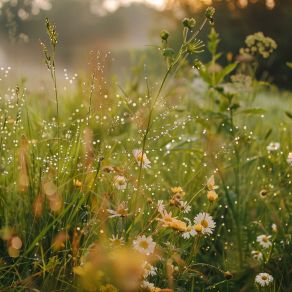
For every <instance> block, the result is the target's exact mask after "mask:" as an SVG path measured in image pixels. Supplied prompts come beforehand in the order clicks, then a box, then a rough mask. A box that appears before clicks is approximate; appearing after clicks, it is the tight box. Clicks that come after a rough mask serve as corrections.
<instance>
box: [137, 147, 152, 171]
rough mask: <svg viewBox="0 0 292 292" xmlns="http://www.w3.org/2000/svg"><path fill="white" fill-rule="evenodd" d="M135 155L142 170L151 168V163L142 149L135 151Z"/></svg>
mask: <svg viewBox="0 0 292 292" xmlns="http://www.w3.org/2000/svg"><path fill="white" fill-rule="evenodd" d="M133 155H134V157H135V160H136V161H137V163H138V165H139V166H140V165H141V167H142V168H151V161H150V160H149V159H148V158H147V155H146V153H145V152H144V153H143V151H142V149H134V150H133Z"/></svg>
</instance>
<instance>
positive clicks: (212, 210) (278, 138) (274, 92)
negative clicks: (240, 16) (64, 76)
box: [0, 30, 292, 291]
mask: <svg viewBox="0 0 292 292" xmlns="http://www.w3.org/2000/svg"><path fill="white" fill-rule="evenodd" d="M187 35H188V34H187ZM184 38H185V39H184V40H183V43H182V47H181V50H180V51H179V52H178V53H177V55H176V57H173V59H172V56H168V55H165V56H164V57H165V58H166V66H168V67H166V72H169V73H167V75H166V76H164V77H163V76H157V77H153V78H156V79H155V80H153V79H152V76H151V75H150V76H147V78H146V79H145V78H144V77H145V76H144V74H145V72H144V71H143V69H141V70H139V69H138V68H136V69H135V74H134V75H133V76H132V77H131V78H130V80H128V81H125V82H124V84H120V83H119V82H117V81H115V80H114V81H113V79H111V78H110V77H107V76H104V74H103V72H102V66H101V67H99V66H98V65H97V66H96V68H95V69H96V70H95V71H94V73H93V74H92V78H86V79H84V80H82V79H80V82H78V84H79V85H77V86H76V87H75V88H74V90H73V89H72V90H67V91H62V90H61V89H60V88H58V85H57V88H56V90H57V98H56V91H54V83H53V84H52V89H50V90H47V89H46V91H45V92H43V93H41V94H38V93H34V92H29V91H28V90H26V89H25V84H23V83H20V84H19V85H18V86H17V87H16V89H15V90H14V89H11V87H7V86H6V85H5V83H2V84H0V92H1V93H0V96H1V115H0V118H1V119H0V125H1V126H0V139H1V149H0V151H1V156H0V157H1V173H0V186H1V189H0V229H1V239H0V245H1V249H0V263H1V265H0V288H1V291H2V290H3V291H30V290H32V291H84V290H89V291H139V290H143V289H144V290H146V291H147V288H143V289H142V288H140V284H141V282H142V281H143V273H144V272H145V271H144V268H142V266H143V263H144V261H147V262H148V263H151V264H152V265H153V266H155V267H156V269H157V270H156V272H155V274H156V275H150V276H148V277H146V278H145V279H144V280H147V281H149V282H151V283H153V285H154V286H155V287H159V288H160V289H161V290H160V289H159V288H156V290H154V288H153V289H152V290H151V289H148V290H151V291H169V290H162V289H167V288H168V289H172V290H173V291H205V290H206V291H208V290H214V291H239V290H240V291H256V290H257V289H259V290H260V291H264V290H265V291H290V290H291V288H292V286H291V282H290V275H289V271H290V267H289V264H290V262H291V248H290V246H289V244H290V241H291V228H290V223H291V222H290V209H291V199H290V197H291V164H290V165H289V163H288V161H287V157H288V154H289V152H291V149H292V145H291V144H292V141H291V138H290V137H291V118H290V117H289V113H287V112H289V108H291V106H292V99H291V97H292V94H291V93H290V92H281V91H280V90H278V89H276V88H273V87H272V86H271V85H267V84H261V83H260V82H258V81H256V80H255V79H254V78H253V77H252V79H251V80H252V82H251V83H250V85H249V86H247V85H246V84H238V83H236V84H235V83H234V82H233V83H232V82H231V80H232V78H231V79H230V76H231V75H234V74H235V71H234V70H235V67H237V70H238V71H237V72H236V73H237V74H239V73H240V72H241V71H240V70H241V69H242V68H240V64H237V63H234V64H233V63H232V64H230V65H228V66H229V67H228V66H227V67H225V68H222V69H221V71H219V73H218V72H212V71H210V70H208V68H210V66H211V65H214V62H217V59H218V58H217V57H218V56H217V55H216V54H217V52H216V46H217V44H218V41H219V39H218V36H216V35H214V31H213V35H212V34H211V35H210V42H209V51H210V53H211V55H212V60H211V61H210V63H207V64H205V65H204V66H205V69H204V68H203V69H200V72H201V74H198V72H197V73H196V74H194V72H195V70H194V69H193V68H192V66H191V65H189V63H188V62H185V60H186V58H189V55H186V54H185V51H184V50H185V45H186V44H187V39H186V31H185V30H184ZM164 41H165V40H163V42H162V46H166V45H168V44H166V43H165V42H164ZM214 46H215V47H214ZM196 54H197V52H196ZM146 62H147V60H146ZM53 66H54V67H50V68H49V69H51V70H55V64H54V65H53ZM141 66H142V68H143V64H141ZM220 72H221V73H220ZM222 72H223V73H224V74H223V75H220V74H222ZM199 75H200V76H199ZM153 76H155V75H153ZM203 80H205V81H203ZM53 81H54V82H55V79H54V75H53ZM56 81H58V79H56ZM164 81H165V82H164ZM199 85H200V86H199ZM54 92H55V94H54ZM56 102H58V113H59V114H58V116H56ZM271 142H279V143H280V148H279V149H278V150H276V151H268V150H267V146H268V145H269V144H270V143H271ZM134 149H141V150H142V155H145V154H147V157H148V158H149V160H150V161H151V168H147V169H144V168H143V167H142V163H141V162H139V161H138V162H137V161H135V158H134V155H133V150H134ZM211 175H214V177H215V183H216V185H218V187H219V188H218V189H216V193H217V194H218V200H216V201H215V202H213V203H211V202H209V201H208V199H207V192H208V187H207V180H208V178H210V177H211ZM117 176H120V177H123V178H124V179H125V181H126V182H127V186H126V187H125V189H124V190H121V189H118V188H117V187H116V182H117ZM76 181H77V182H78V183H80V185H78V183H76ZM178 186H180V187H181V188H182V189H183V191H184V193H185V194H182V193H180V194H177V193H176V194H174V193H172V190H171V188H173V187H178ZM209 188H210V187H209ZM263 194H264V195H265V196H264V197H263V196H261V195H263ZM159 200H162V201H163V203H164V205H165V209H166V210H167V211H168V212H172V216H173V217H176V219H178V220H180V221H175V220H174V221H173V222H177V223H178V224H180V226H182V227H181V228H180V229H179V228H178V227H177V225H176V226H174V225H172V228H171V227H170V225H169V226H163V224H162V223H161V218H162V216H161V214H160V213H159V211H158V209H157V204H158V201H159ZM182 201H183V202H186V204H188V205H189V206H190V207H191V210H190V211H189V212H188V213H184V212H183V209H182V207H181V202H182ZM122 202H125V204H126V206H125V208H127V209H126V210H124V212H125V216H121V217H116V218H110V217H109V215H110V214H109V212H108V209H111V210H115V209H116V208H118V207H119V206H120V207H121V205H120V204H121V203H122ZM200 212H207V213H209V214H210V215H211V216H212V217H213V219H214V221H215V222H216V227H215V229H214V230H213V231H212V234H209V235H208V234H200V233H198V234H196V235H195V236H193V237H192V236H191V237H190V238H189V239H185V238H183V236H182V234H183V231H182V230H183V229H184V228H185V227H184V226H189V227H190V229H193V228H194V227H193V225H194V222H193V219H194V217H195V216H196V215H197V214H198V213H200ZM183 224H185V225H183ZM272 224H276V226H277V231H273V230H272V227H271V226H272ZM166 225H167V224H166ZM178 229H179V230H178ZM196 230H197V231H198V230H199V229H196ZM203 230H204V229H203ZM185 231H187V230H185ZM262 234H266V235H271V239H270V241H271V242H272V245H271V246H269V247H268V248H263V247H262V246H261V245H259V243H258V242H257V241H256V239H257V236H259V235H262ZM113 235H114V236H117V237H118V238H121V237H122V238H123V241H124V242H123V245H122V246H120V244H117V243H115V244H114V243H113V242H112V241H111V240H110V238H111V237H112V236H113ZM142 235H145V236H150V237H151V238H152V239H153V241H154V242H155V243H156V245H155V250H154V252H153V253H152V252H150V253H151V254H150V255H145V254H143V253H141V252H138V251H136V250H135V249H134V248H133V241H135V240H136V239H137V237H138V236H142ZM19 240H20V241H21V243H22V246H19ZM252 251H260V252H261V253H262V254H263V259H262V260H260V261H258V260H255V259H254V258H253V256H252ZM261 272H266V273H269V274H270V275H272V276H273V278H274V280H273V282H272V283H271V284H270V285H269V286H268V287H265V288H260V287H259V286H257V285H256V284H255V277H256V275H257V274H258V273H261ZM106 285H108V286H106ZM109 285H113V286H109ZM115 287H116V288H115ZM115 289H116V290H115Z"/></svg>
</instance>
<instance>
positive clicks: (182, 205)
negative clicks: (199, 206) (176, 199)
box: [180, 201, 192, 214]
mask: <svg viewBox="0 0 292 292" xmlns="http://www.w3.org/2000/svg"><path fill="white" fill-rule="evenodd" d="M180 208H181V210H182V212H183V213H185V214H188V213H189V212H190V211H191V209H192V207H191V206H190V205H189V204H188V202H186V201H180Z"/></svg>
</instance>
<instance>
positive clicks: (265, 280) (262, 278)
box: [255, 273, 274, 287]
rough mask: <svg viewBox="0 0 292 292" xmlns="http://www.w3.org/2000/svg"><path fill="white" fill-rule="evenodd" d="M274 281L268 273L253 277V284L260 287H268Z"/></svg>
mask: <svg viewBox="0 0 292 292" xmlns="http://www.w3.org/2000/svg"><path fill="white" fill-rule="evenodd" d="M273 280H274V278H273V276H271V275H270V274H268V273H259V274H258V275H257V276H256V277H255V282H256V283H257V284H259V285H260V286H262V287H265V286H269V285H270V283H272V282H273Z"/></svg>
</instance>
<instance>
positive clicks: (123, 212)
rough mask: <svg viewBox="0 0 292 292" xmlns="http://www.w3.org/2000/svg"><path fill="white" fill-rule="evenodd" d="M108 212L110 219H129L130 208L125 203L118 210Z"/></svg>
mask: <svg viewBox="0 0 292 292" xmlns="http://www.w3.org/2000/svg"><path fill="white" fill-rule="evenodd" d="M107 211H108V212H109V214H110V216H109V218H115V217H127V216H128V215H129V213H128V208H127V205H126V203H125V202H122V203H120V204H119V205H118V207H117V208H116V210H112V209H107Z"/></svg>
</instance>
